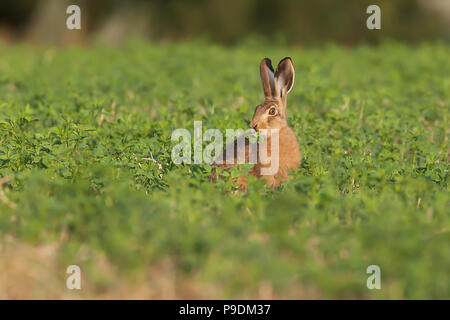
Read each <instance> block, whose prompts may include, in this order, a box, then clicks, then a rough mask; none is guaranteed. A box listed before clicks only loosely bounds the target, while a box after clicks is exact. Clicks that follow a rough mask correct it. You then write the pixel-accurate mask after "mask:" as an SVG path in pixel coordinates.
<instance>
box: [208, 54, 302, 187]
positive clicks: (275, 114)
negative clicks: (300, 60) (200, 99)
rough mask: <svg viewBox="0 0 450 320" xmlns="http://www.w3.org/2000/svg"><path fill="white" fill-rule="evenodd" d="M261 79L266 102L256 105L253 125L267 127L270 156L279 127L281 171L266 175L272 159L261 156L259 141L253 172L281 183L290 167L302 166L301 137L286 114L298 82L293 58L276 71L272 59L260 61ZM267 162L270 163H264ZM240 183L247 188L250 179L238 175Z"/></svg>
mask: <svg viewBox="0 0 450 320" xmlns="http://www.w3.org/2000/svg"><path fill="white" fill-rule="evenodd" d="M260 74H261V81H262V84H263V90H264V96H265V99H264V102H263V103H262V104H260V105H259V106H257V107H256V109H255V113H254V115H253V119H252V121H251V122H250V127H251V128H253V129H255V130H257V131H258V130H262V129H266V130H267V135H266V139H267V156H268V157H271V156H272V154H271V153H272V151H271V139H272V135H273V134H272V130H271V129H278V130H279V131H278V137H279V149H278V159H279V161H278V171H277V172H276V173H275V174H272V175H262V173H261V169H262V168H265V167H270V165H271V163H267V162H266V161H261V158H260V156H259V145H258V157H257V163H256V164H255V166H254V167H253V168H252V169H251V171H250V173H249V174H251V175H254V176H256V177H258V178H264V179H265V180H266V183H267V184H268V185H270V186H271V187H278V186H279V185H280V184H281V183H282V182H283V181H285V180H287V179H288V170H292V169H295V168H297V167H299V166H300V161H301V154H300V150H299V147H298V143H297V137H296V135H295V133H294V131H293V130H292V129H291V128H290V127H289V125H288V123H287V117H286V96H287V94H288V93H289V91H290V90H291V88H292V86H293V84H294V66H293V64H292V61H291V59H290V58H284V59H283V60H281V61H280V63H279V64H278V66H277V70H276V72H275V73H274V71H273V68H272V64H271V62H270V60H269V59H267V58H265V59H263V60H262V61H261V64H260ZM249 145H250V142H249V141H248V139H246V140H245V148H244V149H245V150H241V151H244V152H245V160H246V162H248V161H249ZM234 148H235V153H234V154H235V155H237V154H238V153H239V152H240V150H237V143H236V141H235V143H234ZM225 157H226V154H225V150H224V152H223V158H222V159H225ZM236 158H237V156H236V157H235V162H234V163H233V164H224V165H218V166H221V167H229V166H233V167H234V166H236V165H237V161H236ZM263 163H266V164H263ZM213 175H214V177H213V179H212V180H214V179H215V172H214V171H213ZM238 184H239V186H240V189H241V191H243V192H246V190H247V179H246V177H245V176H242V177H240V178H239V179H238Z"/></svg>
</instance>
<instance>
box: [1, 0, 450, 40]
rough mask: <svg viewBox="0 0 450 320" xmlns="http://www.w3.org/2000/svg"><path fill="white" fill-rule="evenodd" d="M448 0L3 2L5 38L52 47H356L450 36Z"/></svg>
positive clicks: (2, 19) (27, 0)
mask: <svg viewBox="0 0 450 320" xmlns="http://www.w3.org/2000/svg"><path fill="white" fill-rule="evenodd" d="M70 4H77V5H79V6H80V8H81V11H82V30H81V31H69V30H67V29H66V27H65V21H66V19H67V17H68V15H67V14H66V12H65V11H66V8H67V6H68V5H70ZM371 4H376V5H378V6H380V7H381V9H382V13H381V19H382V30H381V31H379V30H368V29H367V28H366V19H367V17H368V14H367V13H366V8H367V7H368V6H369V5H371ZM449 34H450V1H448V0H385V1H379V0H346V1H336V0H317V1H294V0H280V1H276V2H275V1H269V0H246V1H242V0H227V1H223V0H197V1H193V0H186V1H179V0H178V1H176V0H152V1H142V0H128V1H118V0H116V1H107V0H96V1H88V0H77V1H61V0H6V1H5V0H3V1H2V3H1V10H0V39H3V40H4V41H8V42H11V41H17V40H27V41H34V42H45V43H52V44H70V43H79V42H87V41H90V40H91V39H92V38H96V39H99V40H101V41H105V42H107V43H112V44H120V43H122V42H123V41H124V40H126V39H128V38H130V37H147V38H150V39H153V40H158V41H173V40H180V39H183V40H186V39H191V38H197V37H204V38H207V39H209V40H211V41H214V42H219V43H222V44H227V45H232V44H237V43H240V42H243V41H247V40H248V39H255V38H262V39H265V40H267V41H270V42H272V43H282V44H296V45H306V44H317V43H324V42H330V41H333V42H339V43H342V44H348V45H354V44H357V43H361V42H369V43H377V42H379V41H380V40H382V39H383V38H390V39H395V40H401V41H412V42H416V41H423V40H435V39H446V40H448V39H449Z"/></svg>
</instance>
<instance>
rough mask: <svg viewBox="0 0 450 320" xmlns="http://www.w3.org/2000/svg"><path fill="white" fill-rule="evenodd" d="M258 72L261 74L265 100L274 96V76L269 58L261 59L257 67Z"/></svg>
mask: <svg viewBox="0 0 450 320" xmlns="http://www.w3.org/2000/svg"><path fill="white" fill-rule="evenodd" d="M259 72H260V74H261V82H262V85H263V90H264V96H265V97H266V98H272V96H273V94H274V74H273V67H272V62H271V61H270V59H269V58H264V59H262V61H261V64H260V65H259Z"/></svg>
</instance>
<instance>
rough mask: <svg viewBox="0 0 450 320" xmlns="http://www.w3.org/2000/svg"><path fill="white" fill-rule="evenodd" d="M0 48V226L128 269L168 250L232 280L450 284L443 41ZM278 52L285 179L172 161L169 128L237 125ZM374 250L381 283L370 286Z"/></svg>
mask: <svg viewBox="0 0 450 320" xmlns="http://www.w3.org/2000/svg"><path fill="white" fill-rule="evenodd" d="M0 49H1V50H0V177H5V176H11V180H10V181H9V182H7V183H6V184H4V185H3V191H4V194H5V196H6V197H7V198H8V199H9V200H10V201H12V202H14V203H15V204H16V205H17V206H16V208H12V207H11V206H8V205H7V203H6V202H0V234H1V236H2V237H4V236H6V235H8V236H12V237H14V238H16V239H18V240H24V241H27V242H30V243H33V244H37V243H46V242H60V243H61V244H62V258H61V259H62V260H63V262H66V261H67V262H68V263H75V264H76V263H77V261H73V257H74V256H76V253H77V252H78V250H80V248H81V246H83V245H85V246H88V247H90V248H93V249H94V250H97V251H99V252H102V253H104V254H105V255H106V256H107V257H108V259H109V260H110V261H111V262H112V263H113V264H115V265H117V266H118V268H119V270H120V272H122V273H123V274H124V276H125V275H127V274H129V273H130V272H133V271H136V270H137V271H139V270H144V269H145V268H148V267H149V266H151V265H152V264H154V263H157V262H158V261H159V260H161V259H164V258H167V257H169V258H170V259H173V261H175V263H176V270H177V272H178V276H179V277H189V276H190V275H191V274H193V273H194V272H195V273H196V274H200V275H201V278H202V279H204V280H205V281H206V282H209V283H220V284H221V285H223V286H224V288H225V289H226V292H227V293H226V295H227V296H235V295H236V294H238V293H239V292H241V291H242V290H253V289H256V288H258V286H259V284H260V283H261V282H263V281H270V282H272V284H273V286H274V289H275V292H278V293H279V294H281V295H282V294H283V292H285V290H288V289H289V288H290V287H291V286H293V285H301V286H306V287H314V288H317V290H318V291H319V292H320V294H321V295H322V296H324V297H332V298H348V297H366V298H367V297H368V298H392V297H406V298H447V299H448V298H450V293H449V286H448V284H449V270H450V251H449V244H450V233H449V222H450V221H449V209H448V208H449V205H450V201H449V200H450V199H449V187H448V174H449V162H448V159H449V158H448V157H449V156H448V150H449V145H448V137H449V128H448V123H449V115H450V112H449V110H450V105H449V103H450V99H449V98H450V78H449V75H450V67H449V64H448V57H449V56H450V47H449V46H448V45H444V44H424V45H420V46H416V47H411V46H403V45H399V44H396V43H385V44H383V45H381V46H380V47H376V48H373V47H365V46H360V47H357V48H355V49H352V50H346V49H341V48H339V47H335V46H329V47H326V48H324V49H308V50H300V49H295V50H293V49H288V48H277V49H267V48H262V47H259V46H256V47H255V46H246V47H237V48H234V49H225V48H222V47H218V46H212V45H207V44H203V43H197V42H191V43H186V44H177V45H160V46H153V45H150V44H146V43H141V42H136V43H130V44H129V45H127V46H126V47H124V48H122V49H108V48H100V47H94V48H89V49H78V48H72V49H58V50H55V49H46V50H44V49H37V48H30V47H21V46H15V47H2V48H0ZM286 55H289V56H291V57H292V59H293V61H294V64H295V67H296V72H297V73H296V81H295V84H294V88H293V90H292V94H291V95H290V97H289V99H288V116H289V122H290V124H291V126H292V127H293V128H294V130H295V132H296V134H297V136H298V137H299V144H300V148H301V151H302V154H303V157H304V158H303V162H302V166H301V168H299V169H297V170H296V171H295V172H293V173H292V174H291V180H290V181H289V182H288V183H286V184H285V185H283V186H282V187H281V188H280V189H278V190H268V189H266V188H265V186H264V185H263V184H262V183H261V181H258V180H256V179H253V180H251V181H250V184H249V192H248V194H246V195H242V194H238V195H235V194H233V192H232V189H233V186H232V185H231V183H230V182H228V181H220V182H219V183H218V184H217V185H212V184H210V183H209V181H208V176H209V171H210V167H209V166H207V165H195V166H194V165H180V166H177V165H175V164H173V163H172V162H171V159H170V155H171V148H172V146H173V143H172V142H171V140H170V137H171V132H172V130H173V129H176V128H187V129H188V130H189V131H191V132H192V131H193V121H194V120H202V121H203V129H204V130H206V129H207V128H219V129H221V130H225V129H226V128H246V127H247V126H248V122H249V120H250V119H251V116H252V112H253V110H254V107H255V106H256V105H257V104H258V103H260V102H261V101H262V89H261V85H260V82H259V71H258V64H259V61H260V59H261V58H262V57H265V56H269V57H271V58H273V60H274V61H278V60H279V59H280V58H283V57H284V56H286ZM233 174H237V173H236V172H234V173H233ZM12 217H14V219H13V218H12ZM62 233H65V234H67V236H66V237H63V238H61V234H62ZM61 239H63V240H61ZM78 263H80V264H83V263H85V262H81V261H80V262H78ZM371 264H376V265H379V266H380V267H381V272H382V290H378V291H377V290H373V291H370V290H368V289H367V288H366V279H367V277H368V275H367V274H366V273H365V271H366V268H367V266H369V265H371ZM294 297H295V296H294Z"/></svg>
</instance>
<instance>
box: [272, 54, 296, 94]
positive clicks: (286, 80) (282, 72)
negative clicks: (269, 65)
mask: <svg viewBox="0 0 450 320" xmlns="http://www.w3.org/2000/svg"><path fill="white" fill-rule="evenodd" d="M294 76H295V71H294V64H293V63H292V60H291V58H289V57H286V58H284V59H283V60H281V61H280V63H278V66H277V71H276V72H275V93H274V95H275V96H276V97H280V98H285V97H286V95H287V94H288V93H289V91H291V89H292V86H293V85H294Z"/></svg>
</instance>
